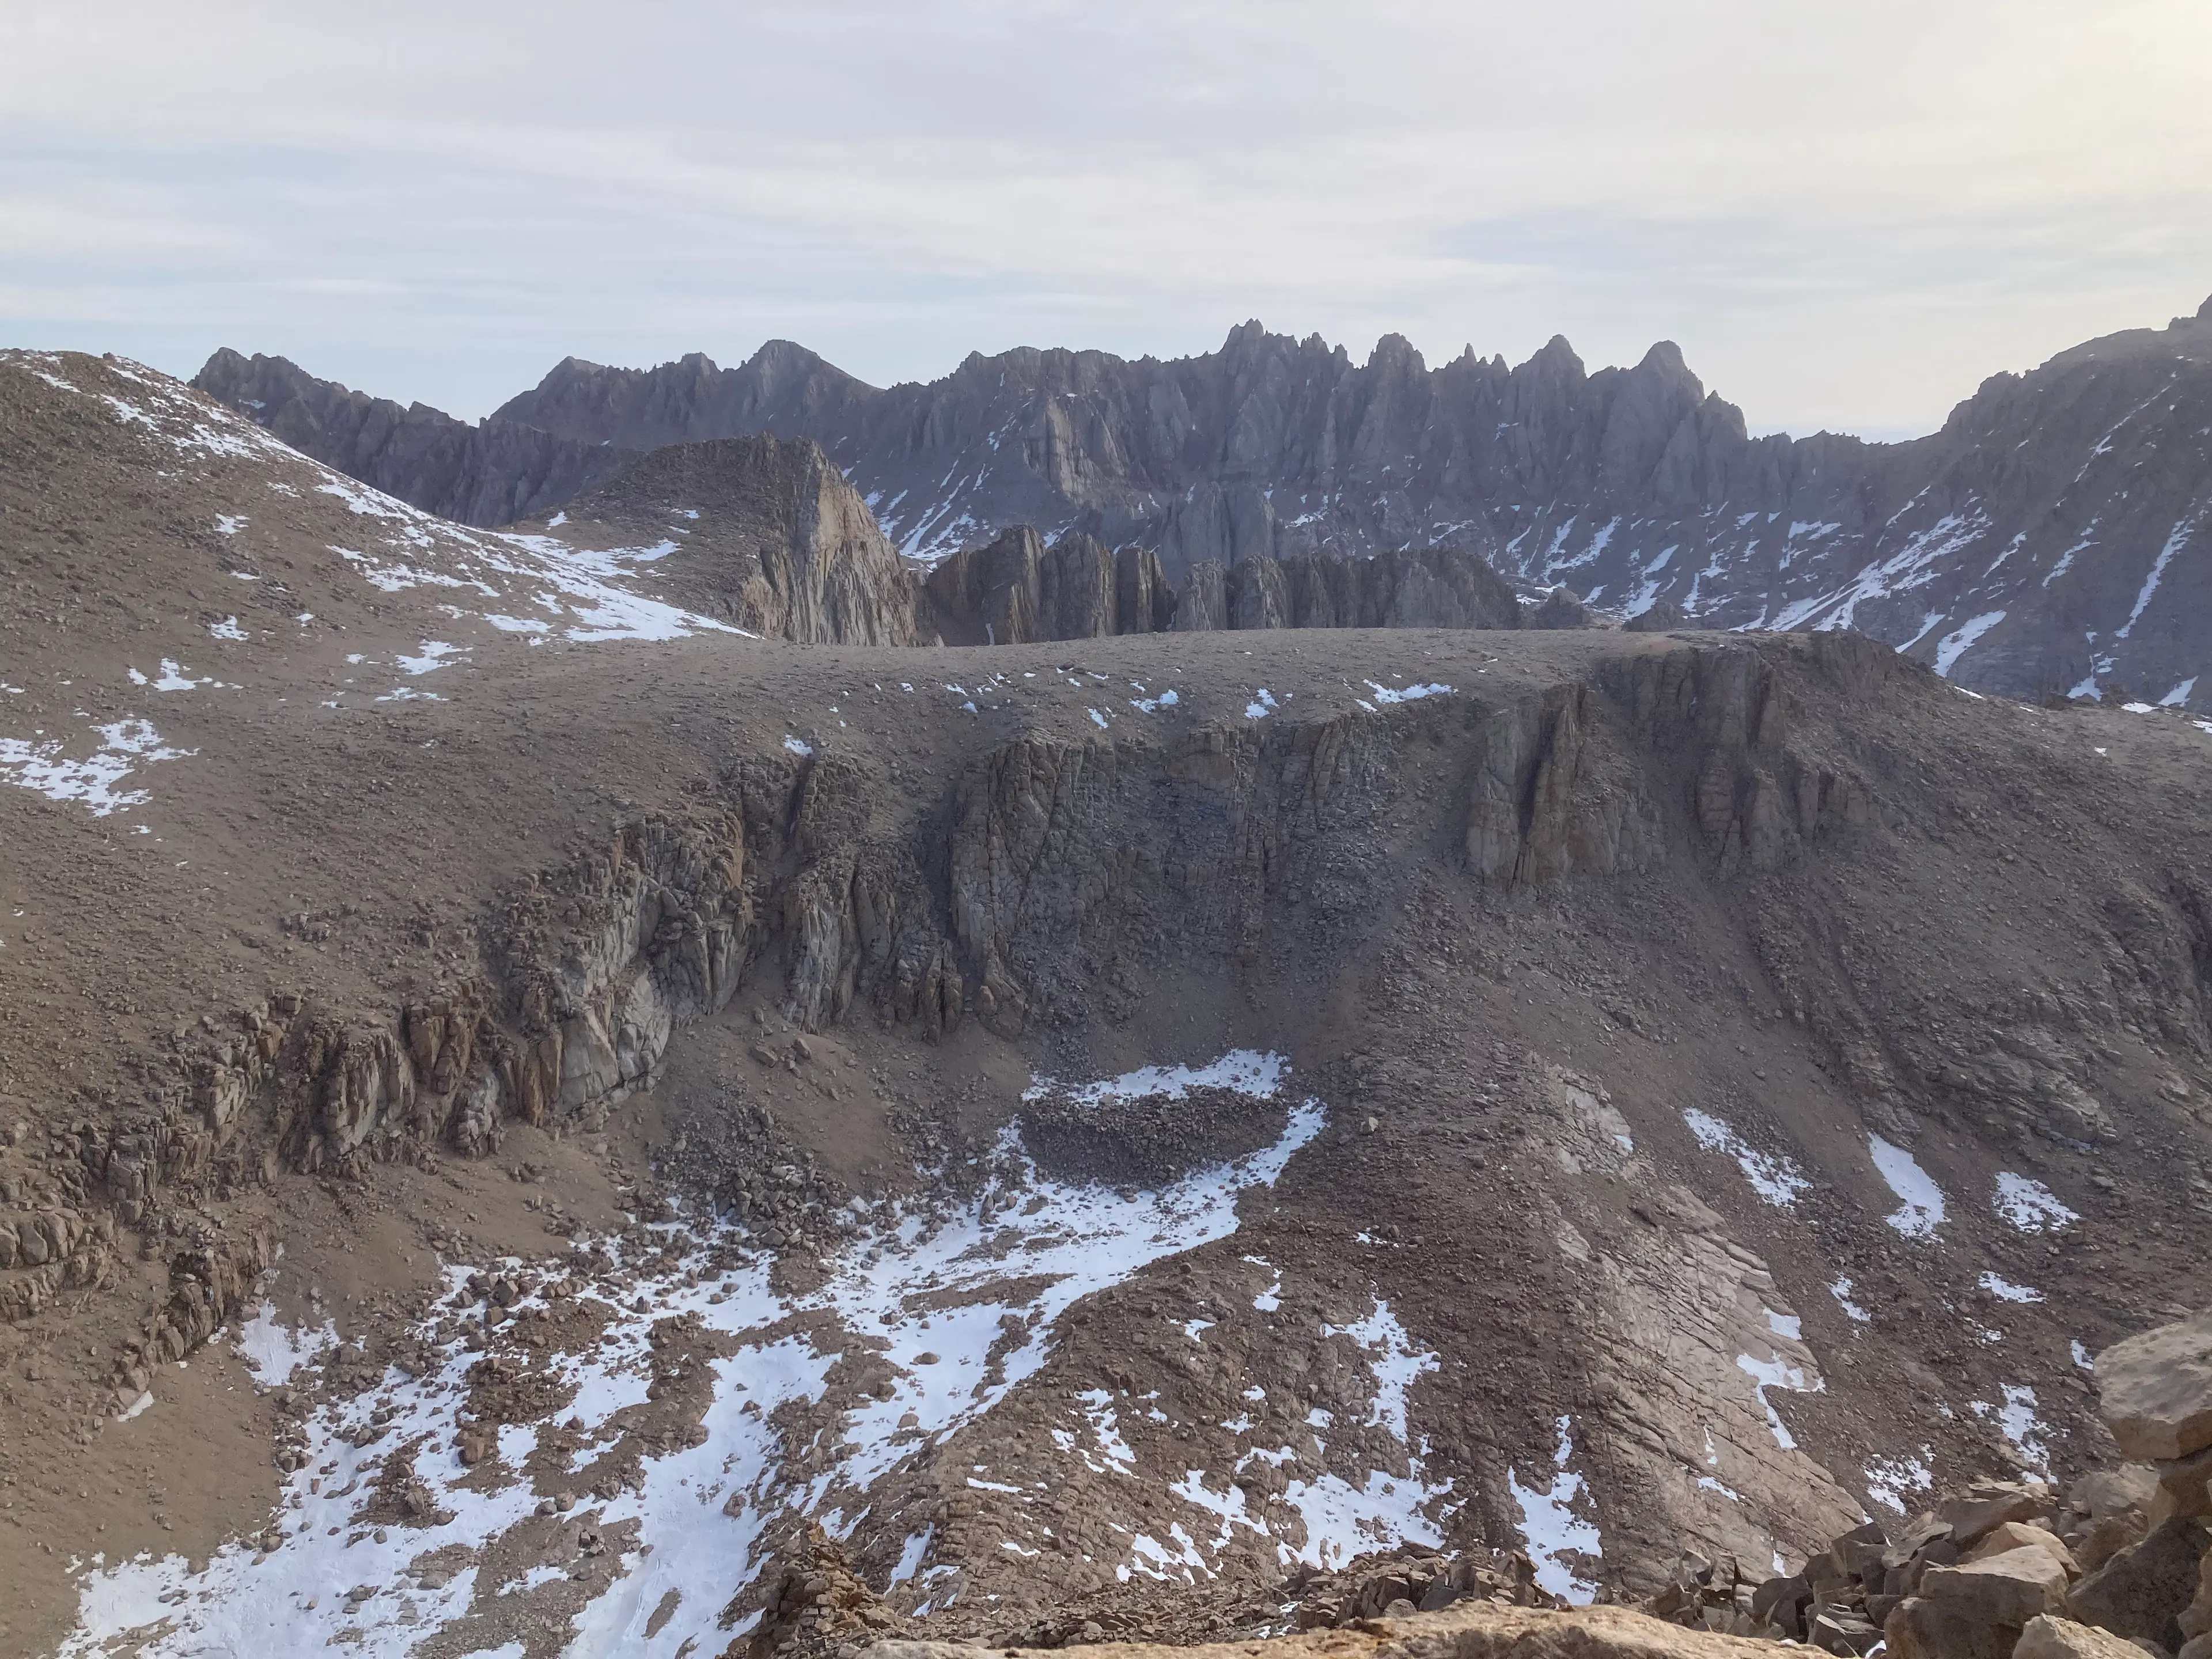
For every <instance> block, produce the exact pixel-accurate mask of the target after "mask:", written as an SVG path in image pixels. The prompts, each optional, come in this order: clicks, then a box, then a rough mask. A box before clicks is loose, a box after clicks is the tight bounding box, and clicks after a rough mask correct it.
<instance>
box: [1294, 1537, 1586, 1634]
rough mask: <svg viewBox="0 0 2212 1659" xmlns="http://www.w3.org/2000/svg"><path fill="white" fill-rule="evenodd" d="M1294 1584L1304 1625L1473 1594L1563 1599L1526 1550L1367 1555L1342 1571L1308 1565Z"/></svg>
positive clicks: (1390, 1613) (1380, 1615)
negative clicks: (1540, 1578) (1539, 1577)
mask: <svg viewBox="0 0 2212 1659" xmlns="http://www.w3.org/2000/svg"><path fill="white" fill-rule="evenodd" d="M1304 1572H1305V1576H1304V1577H1296V1576H1294V1577H1292V1578H1291V1582H1290V1586H1289V1588H1290V1589H1291V1590H1292V1591H1293V1592H1294V1593H1295V1594H1296V1595H1297V1598H1298V1600H1297V1614H1296V1618H1295V1623H1296V1624H1297V1628H1298V1629H1300V1630H1327V1629H1338V1630H1341V1629H1344V1628H1346V1627H1347V1626H1352V1625H1355V1624H1357V1623H1358V1621H1359V1620H1363V1619H1402V1618H1405V1617H1406V1616H1407V1615H1408V1614H1410V1613H1435V1612H1437V1611H1439V1610H1440V1609H1442V1608H1444V1607H1450V1606H1452V1605H1453V1604H1454V1603H1455V1602H1458V1601H1496V1602H1499V1603H1502V1604H1504V1605H1507V1606H1511V1607H1560V1606H1562V1605H1563V1603H1561V1601H1559V1598H1558V1597H1557V1596H1555V1595H1552V1594H1551V1592H1549V1591H1548V1590H1547V1589H1544V1588H1543V1587H1542V1586H1541V1585H1540V1584H1538V1583H1537V1582H1536V1568H1535V1564H1534V1563H1533V1562H1532V1561H1530V1560H1529V1559H1528V1556H1527V1555H1526V1554H1524V1553H1522V1552H1521V1551H1519V1550H1516V1551H1514V1552H1513V1553H1511V1554H1510V1555H1506V1556H1503V1557H1486V1556H1481V1555H1477V1554H1466V1555H1462V1556H1459V1557H1457V1558H1455V1559H1445V1558H1443V1557H1442V1556H1434V1555H1430V1556H1393V1557H1382V1558H1377V1557H1375V1556H1362V1557H1361V1558H1360V1559H1358V1560H1356V1561H1353V1562H1351V1563H1349V1564H1348V1565H1346V1566H1344V1567H1343V1568H1341V1569H1340V1570H1339V1571H1335V1572H1330V1573H1318V1572H1313V1571H1311V1570H1310V1569H1307V1570H1304Z"/></svg>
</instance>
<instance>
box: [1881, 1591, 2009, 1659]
mask: <svg viewBox="0 0 2212 1659" xmlns="http://www.w3.org/2000/svg"><path fill="white" fill-rule="evenodd" d="M2020 1629H2021V1627H2020V1626H2016V1625H1991V1624H1988V1623H1985V1622H1984V1621H1983V1620H1980V1619H1978V1618H1977V1617H1976V1616H1975V1613H1974V1610H1973V1608H1972V1607H1971V1606H1970V1605H1969V1604H1967V1603H1966V1602H1964V1601H1936V1600H1933V1599H1931V1598H1929V1597H1928V1596H1924V1595H1914V1596H1908V1597H1907V1598H1906V1599H1905V1600H1904V1601H1900V1602H1899V1603H1898V1604H1897V1606H1896V1607H1893V1609H1891V1611H1890V1615H1889V1617H1888V1619H1887V1620H1886V1621H1884V1623H1883V1625H1882V1632H1881V1633H1882V1637H1883V1639H1884V1640H1886V1641H1887V1643H1888V1644H1889V1654H1890V1659H2011V1654H2012V1650H2013V1649H2014V1647H2015V1645H2016V1644H2018V1642H2019V1640H2020Z"/></svg>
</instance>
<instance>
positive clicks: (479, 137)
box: [0, 0, 2212, 435]
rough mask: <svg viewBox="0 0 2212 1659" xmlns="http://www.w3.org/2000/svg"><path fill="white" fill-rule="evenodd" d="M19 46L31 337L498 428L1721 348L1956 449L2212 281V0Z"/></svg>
mask: <svg viewBox="0 0 2212 1659" xmlns="http://www.w3.org/2000/svg"><path fill="white" fill-rule="evenodd" d="M4 13H5V15H4V16H0V343H4V344H34V345H44V346H68V347H75V348H81V349H88V350H113V351H120V352H123V353H125V354H127V355H130V356H136V357H139V358H142V359H143V360H144V361H146V362H151V363H153V364H155V366H157V367H159V368H165V369H168V370H170V371H172V372H174V373H177V374H191V372H192V371H193V370H194V369H196V368H197V367H198V365H199V363H200V362H201V361H202V360H203V359H204V357H205V356H206V355H207V354H208V353H209V352H210V350H212V349H214V348H215V347H216V346H218V345H232V346H235V347H237V348H238V349H240V350H243V351H248V352H252V351H265V352H275V353H282V354H283V355H284V356H289V357H292V358H294V359H295V360H296V361H297V362H300V363H301V364H302V365H303V366H304V367H306V368H307V369H309V370H310V371H311V372H313V373H315V374H324V375H328V376H331V377H333V378H336V379H338V380H344V381H346V382H347V383H348V384H349V385H354V386H362V387H364V388H366V389H368V390H370V391H373V392H377V393H379V394H380V395H383V396H387V397H392V398H398V399H399V400H400V401H402V402H406V401H409V400H410V399H420V400H422V401H423V402H426V403H430V404H437V405H438V406H440V407H442V408H445V409H447V410H452V411H453V413H455V414H459V415H462V416H468V417H471V418H473V417H475V416H479V415H482V414H483V413H485V412H487V411H488V410H490V409H491V408H493V407H494V406H495V405H496V404H499V403H500V402H501V401H503V400H504V399H505V398H507V397H508V396H510V395H511V394H512V393H513V392H517V391H519V390H520V389H522V388H523V387H524V386H529V385H531V384H532V383H534V382H535V381H536V380H538V377H539V376H540V375H541V374H544V371H545V370H546V369H547V368H550V366H551V365H552V364H553V363H554V362H556V361H557V360H558V359H560V358H561V357H562V356H567V355H569V354H572V353H573V354H574V355H576V356H583V357H588V358H592V359H595V360H597V361H599V362H616V363H635V364H646V363H651V362H659V361H662V360H664V359H665V358H668V357H671V356H678V355H680V354H681V353H683V352H685V351H690V350H703V351H706V352H707V353H708V354H709V355H711V356H714V357H715V358H716V359H717V360H719V361H721V362H738V361H741V360H743V359H744V357H745V356H748V355H749V354H750V352H751V351H752V350H753V349H754V348H755V347H756V346H757V345H758V344H759V343H761V342H762V341H763V339H767V338H771V337H777V336H783V337H789V338H792V339H796V340H799V341H802V342H804V343H806V344H808V345H811V346H812V347H813V348H814V349H817V350H818V351H820V352H822V353H823V355H824V356H827V357H829V359H830V360H831V361H832V362H836V363H838V364H839V365H841V366H842V367H843V368H846V369H848V370H849V371H851V372H852V373H854V374H858V375H860V377H862V378H863V379H865V380H872V381H874V382H876V383H878V384H888V383H890V382H892V381H895V380H908V379H928V378H932V377H934V376H936V375H939V374H944V373H945V372H946V371H947V370H949V369H950V368H951V367H952V366H953V365H954V364H955V363H957V362H958V361H959V359H960V358H961V357H962V356H964V355H966V354H967V353H968V352H969V351H970V350H980V351H984V352H991V351H996V350H1001V349H1005V348H1006V347H1009V346H1014V345H1070V346H1097V347H1102V348H1104V349H1109V350H1112V351H1116V352H1120V353H1122V354H1124V355H1127V356H1138V355H1142V354H1145V353H1152V354H1154V355H1157V356H1177V355H1181V354H1184V353H1188V352H1195V351H1203V350H1206V349H1212V347H1214V346H1216V345H1218V343H1220V340H1221V337H1222V336H1223V335H1224V334H1225V333H1226V332H1227V331H1228V330H1229V329H1230V328H1231V326H1232V325H1235V324H1236V323H1237V322H1239V321H1242V320H1243V319H1246V318H1248V317H1256V318H1258V319H1261V321H1262V322H1264V323H1266V324H1267V325H1268V326H1269V327H1270V328H1273V329H1276V330H1279V331H1286V332H1291V333H1297V334H1300V335H1303V334H1306V333H1310V332H1313V331H1319V332H1320V333H1321V334H1322V335H1323V336H1324V337H1327V338H1328V339H1330V340H1331V341H1336V342H1341V343H1344V344H1346V346H1347V347H1349V349H1351V350H1352V354H1353V356H1355V357H1358V358H1364V356H1366V353H1367V351H1368V349H1370V347H1371V345H1372V344H1373V343H1374V341H1375V339H1376V337H1377V336H1378V335H1381V334H1383V333H1386V332H1392V331H1395V332H1398V333H1402V334H1405V335H1407V337H1410V338H1411V339H1412V340H1413V343H1414V344H1415V345H1417V346H1419V348H1420V349H1422V350H1423V351H1424V352H1425V354H1426V355H1427V356H1428V357H1429V360H1430V361H1431V362H1438V361H1441V360H1442V359H1443V358H1445V357H1448V356H1452V355H1454V354H1455V353H1456V352H1458V351H1459V349H1461V348H1462V346H1463V345H1466V344H1468V343H1472V344H1473V345H1474V348H1475V349H1476V350H1477V351H1478V352H1480V353H1483V354H1484V355H1488V354H1490V353H1492V352H1502V353H1504V355H1505V356H1506V357H1507V358H1508V359H1509V360H1510V361H1513V362H1519V361H1520V360H1521V359H1522V358H1523V357H1525V356H1528V354H1529V353H1530V352H1531V351H1533V350H1534V349H1535V348H1536V347H1538V346H1540V345H1541V344H1542V343H1543V342H1544V341H1545V340H1546V339H1547V338H1548V337H1550V336H1552V335H1553V334H1554V333H1563V334H1565V335H1566V336H1567V337H1568V338H1569V339H1570V340H1571V341H1572V342H1573V343H1574V344H1575V346H1576V348H1577V349H1578V350H1579V351H1580V352H1581V354H1582V356H1583V360H1584V362H1586V363H1588V364H1589V366H1590V367H1592V368H1595V367H1597V366H1599V365H1600V364H1602V363H1607V362H1633V361H1634V360H1635V359H1636V358H1638V357H1639V356H1642V355H1643V352H1644V349H1645V348H1646V347H1647V346H1648V345H1649V344H1650V343H1651V342H1652V341H1653V340H1655V339H1659V338H1662V337H1663V338H1671V339H1674V340H1675V341H1678V342H1679V343H1680V344H1681V346H1682V348H1683V349H1684V351H1685V352H1686V355H1687V356H1688V358H1689V361H1690V363H1691V366H1692V368H1694V369H1696V370H1697V371H1698V372H1699V374H1700V375H1701V376H1702V377H1703V379H1704V380H1705V383H1706V385H1707V386H1711V387H1712V388H1714V389H1715V390H1717V391H1718V392H1721V393H1722V394H1723V396H1725V397H1727V398H1730V399H1732V400H1734V401H1735V402H1736V403H1738V404H1741V405H1742V406H1743V408H1744V410H1745V411H1746V414H1747V417H1748V418H1749V420H1750V422H1751V423H1752V426H1753V428H1754V429H1755V430H1773V429H1788V430H1793V431H1799V432H1803V431H1810V430H1812V429H1814V428H1819V427H1822V426H1826V427H1829V428H1834V429H1838V430H1848V431H1860V432H1865V433H1868V434H1869V435H1903V434H1907V433H1911V432H1917V431H1921V430H1924V429H1927V428H1929V427H1932V426H1933V425H1935V424H1936V422H1939V421H1940V420H1941V419H1942V416H1943V414H1944V412H1945V410H1947V409H1948V407H1949V406H1950V405H1951V404H1953V403H1954V402H1955V401H1956V400H1957V399H1958V398H1961V397H1963V396H1965V395H1966V393H1967V392H1970V391H1972V388H1973V386H1974V385H1975V384H1976V383H1977V382H1978V380H1980V379H1981V378H1982V377H1983V376H1984V375H1985V374H1990V373H1993V372H1995V371H1996V370H1998V369H2001V368H2027V367H2029V366H2031V365H2032V364H2033V363H2035V362H2039V361H2040V360H2041V359H2043V358H2044V357H2045V356H2049V355H2050V354H2051V352H2053V351H2055V350H2057V349H2061V348H2063V347H2064V346H2066V345H2069V344H2071V343H2074V342H2075V341H2077V340H2080V339H2083V338H2086V337H2090V336H2092V335H2096V334H2100V333H2106V332H2110V331H2113V330H2115V329H2119V328H2124V327H2132V326H2141V325H2163V324H2164V323H2165V322H2166V319H2168V318H2169V317H2170V316H2172V315H2173V314H2174V313H2177V312H2192V311H2194V310H2195V309H2196V307H2197V304H2198V302H2199V301H2202V300H2203V298H2204V297H2205V295H2206V294H2207V293H2208V292H2212V118H2208V115H2207V112H2208V111H2212V5H2208V4H2207V3H2205V0H1541V3H1532V0H1510V3H1498V0H1452V3H1419V4H1413V3H1405V4H1388V3H1383V4H1378V3H1374V0H1361V3H1357V4H1352V3H1345V0H1332V3H1327V4H1309V3H1304V0H1263V3H1249V4H1248V3H1206V0H1172V3H1158V4H1156V3H1152V0H1092V3H1088V4H1081V5H1073V4H1060V3H1054V0H964V3H946V0H896V3H880V4H879V3H867V0H806V3H803V4H790V5H785V4H708V3H689V4H684V5H656V4H648V3H636V0H627V3H623V4H619V5H616V4H598V5H580V4H571V3H562V0H536V3H532V4H529V5H510V4H505V3H483V0H441V3H438V4H422V3H415V0H382V3H380V4H377V5H374V6H362V5H354V4H348V5H343V6H341V5H338V4H336V3H331V0H295V3H294V4H292V5H289V6H283V5H278V4H276V3H258V4H251V5H246V4H229V3H223V0H191V3H190V4H181V5H180V4H179V3H176V0H162V3H158V4H143V5H139V4H112V3H103V0H68V3H49V0H9V3H8V4H7V5H6V7H5V9H4Z"/></svg>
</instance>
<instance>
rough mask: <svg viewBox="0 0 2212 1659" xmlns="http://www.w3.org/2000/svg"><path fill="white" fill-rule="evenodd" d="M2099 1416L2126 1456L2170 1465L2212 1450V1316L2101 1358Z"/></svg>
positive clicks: (2119, 1346) (2150, 1334)
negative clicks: (2195, 1453) (2176, 1460)
mask: <svg viewBox="0 0 2212 1659" xmlns="http://www.w3.org/2000/svg"><path fill="white" fill-rule="evenodd" d="M2097 1394H2098V1405H2097V1412H2098V1415H2100V1417H2102V1418H2103V1419H2105V1426H2106V1427H2107V1428H2109V1429H2110V1430H2112V1438H2113V1439H2114V1440H2116V1441H2118V1443H2119V1447H2120V1451H2121V1453H2122V1455H2125V1456H2128V1457H2132V1458H2148V1459H2153V1460H2166V1459H2172V1458H2179V1457H2187V1456H2189V1455H2191V1453H2194V1452H2200V1451H2203V1449H2205V1448H2206V1447H2208V1446H2212V1313H2201V1314H2198V1315H2197V1316H2195V1317H2194V1318H2191V1319H2184V1320H2180V1321H2179V1322H2176V1323H2174V1324H2172V1325H2161V1326H2160V1327H2159V1328H2157V1329H2156V1330H2154V1331H2145V1332H2144V1333H2143V1334H2142V1335H2141V1336H2131V1337H2130V1338H2128V1340H2126V1341H2124V1342H2116V1343H2114V1344H2113V1345H2112V1346H2111V1347H2109V1348H2107V1349H2106V1350H2105V1352H2102V1353H2100V1354H2099V1355H2098V1356H2097Z"/></svg>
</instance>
